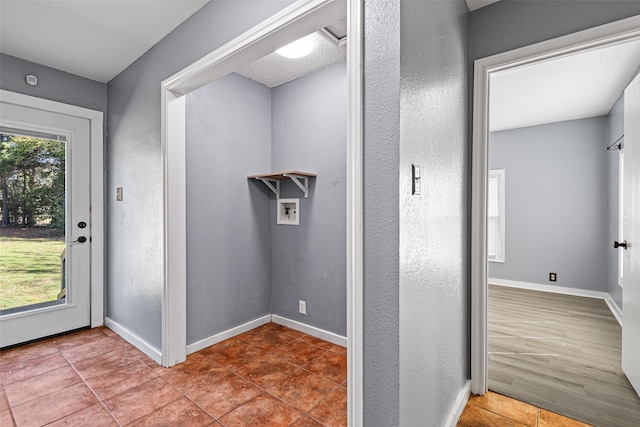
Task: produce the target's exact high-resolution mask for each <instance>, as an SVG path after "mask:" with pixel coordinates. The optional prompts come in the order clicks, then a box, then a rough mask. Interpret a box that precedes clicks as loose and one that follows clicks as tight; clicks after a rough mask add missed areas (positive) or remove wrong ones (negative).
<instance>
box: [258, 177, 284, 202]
mask: <svg viewBox="0 0 640 427" xmlns="http://www.w3.org/2000/svg"><path fill="white" fill-rule="evenodd" d="M256 179H258V180H260V181H262V182H264V185H266V186H267V187H269V189H270V190H271V191H273V193H274V194H275V195H276V199H279V198H280V181H279V180H277V179H268V178H256ZM274 184H275V185H274Z"/></svg>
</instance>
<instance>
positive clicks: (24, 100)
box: [0, 89, 104, 327]
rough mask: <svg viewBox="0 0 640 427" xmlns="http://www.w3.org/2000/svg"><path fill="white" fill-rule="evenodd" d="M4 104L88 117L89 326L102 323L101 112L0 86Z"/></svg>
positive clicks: (102, 188)
mask: <svg viewBox="0 0 640 427" xmlns="http://www.w3.org/2000/svg"><path fill="white" fill-rule="evenodd" d="M0 99H2V101H3V102H6V103H8V104H14V105H19V106H22V107H29V108H34V109H37V110H43V111H49V112H53V113H60V114H66V115H68V116H74V117H80V118H83V119H88V120H89V122H90V123H89V127H90V128H89V132H90V135H91V327H96V326H100V325H102V324H103V323H104V186H103V185H104V154H103V140H102V135H103V115H104V114H103V113H102V111H95V110H90V109H88V108H83V107H78V106H75V105H69V104H63V103H61V102H56V101H50V100H48V99H42V98H36V97H34V96H29V95H24V94H21V93H17V92H10V91H7V90H2V89H0Z"/></svg>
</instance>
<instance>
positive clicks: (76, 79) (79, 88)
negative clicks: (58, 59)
mask: <svg viewBox="0 0 640 427" xmlns="http://www.w3.org/2000/svg"><path fill="white" fill-rule="evenodd" d="M27 74H33V75H34V76H36V77H37V78H38V86H29V85H28V84H27V83H26V82H25V81H24V79H25V77H26V76H27ZM0 88H2V89H4V90H9V91H12V92H18V93H22V94H25V95H31V96H35V97H37V98H43V99H49V100H51V101H57V102H62V103H65V104H71V105H76V106H78V107H84V108H89V109H92V110H97V111H102V112H104V113H106V112H107V85H106V84H104V83H100V82H96V81H93V80H89V79H87V78H84V77H80V76H76V75H74V74H69V73H66V72H64V71H60V70H56V69H55V68H49V67H45V66H44V65H40V64H36V63H35V62H29V61H25V60H24V59H20V58H16V57H15V56H9V55H5V54H4V53H2V54H0ZM105 120H106V117H105Z"/></svg>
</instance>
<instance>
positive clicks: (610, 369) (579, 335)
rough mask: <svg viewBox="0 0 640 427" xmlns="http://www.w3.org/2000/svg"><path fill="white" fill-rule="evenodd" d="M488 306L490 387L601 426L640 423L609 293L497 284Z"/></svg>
mask: <svg viewBox="0 0 640 427" xmlns="http://www.w3.org/2000/svg"><path fill="white" fill-rule="evenodd" d="M488 307H489V319H488V320H489V324H488V328H489V329H488V332H489V342H488V344H489V389H490V390H493V391H495V392H498V393H501V394H504V395H506V396H510V397H513V398H515V399H518V400H522V401H524V402H527V403H530V404H532V405H535V406H538V407H540V408H545V409H548V410H550V411H553V412H557V413H559V414H562V415H566V416H568V417H571V418H574V419H576V420H580V421H582V422H585V423H588V424H591V425H594V426H598V427H627V426H629V427H637V426H640V398H638V395H637V394H636V393H635V391H634V390H633V388H632V387H631V384H630V383H629V381H628V380H627V378H626V377H625V376H624V374H623V373H622V368H621V362H620V360H621V350H620V349H621V339H622V329H621V328H620V325H619V324H618V322H617V321H616V319H615V318H614V317H613V315H612V314H611V312H610V311H609V309H608V307H607V305H606V303H605V302H604V301H602V300H598V299H593V298H583V297H576V296H570V295H560V294H553V293H548V292H538V291H530V290H524V289H517V288H508V287H503V286H492V285H490V286H489V306H488ZM639 363H640V362H639Z"/></svg>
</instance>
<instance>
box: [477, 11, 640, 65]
mask: <svg viewBox="0 0 640 427" xmlns="http://www.w3.org/2000/svg"><path fill="white" fill-rule="evenodd" d="M639 14H640V1H637V0H631V1H625V0H622V1H619V0H611V1H610V0H576V1H563V0H553V1H538V0H506V1H505V0H502V1H499V2H497V3H494V4H491V5H489V6H486V7H483V8H481V9H477V10H475V11H473V12H471V21H470V24H471V25H470V27H469V28H470V37H469V50H470V57H471V59H472V60H475V59H478V58H483V57H485V56H490V55H494V54H496V53H500V52H505V51H508V50H511V49H516V48H519V47H523V46H527V45H530V44H534V43H537V42H540V41H543V40H549V39H552V38H555V37H560V36H563V35H567V34H571V33H575V32H577V31H581V30H585V29H587V28H592V27H596V26H598V25H602V24H606V23H609V22H613V21H617V20H620V19H624V18H628V17H630V16H633V15H639Z"/></svg>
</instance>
